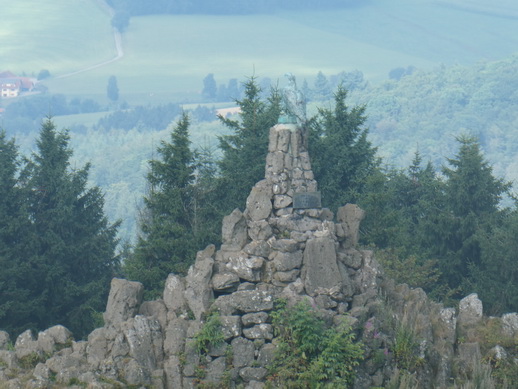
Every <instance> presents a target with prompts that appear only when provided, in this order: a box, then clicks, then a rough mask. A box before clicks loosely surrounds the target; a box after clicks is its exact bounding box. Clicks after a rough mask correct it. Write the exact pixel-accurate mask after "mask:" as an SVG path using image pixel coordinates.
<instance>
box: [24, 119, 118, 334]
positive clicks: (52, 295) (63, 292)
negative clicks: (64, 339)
mask: <svg viewBox="0 0 518 389" xmlns="http://www.w3.org/2000/svg"><path fill="white" fill-rule="evenodd" d="M71 156H72V150H71V149H70V148H69V135H68V132H67V131H63V132H58V131H57V130H56V128H55V126H54V123H53V122H52V121H51V120H50V119H47V120H46V121H45V122H44V123H43V124H42V128H41V132H40V136H39V138H38V140H37V152H36V153H34V154H33V157H32V160H31V161H30V162H29V163H28V166H27V168H26V170H25V172H24V175H25V176H26V177H27V184H26V188H28V190H29V191H30V192H29V195H28V211H29V215H30V221H31V233H30V235H27V238H29V239H28V241H29V242H31V246H27V249H28V253H27V254H26V255H27V258H28V264H29V266H28V267H29V268H30V269H32V274H30V273H28V274H25V276H26V277H28V279H27V280H26V281H27V283H28V284H29V285H30V286H29V289H30V295H29V296H27V297H28V298H29V299H34V300H35V301H40V302H41V304H40V305H39V308H38V309H37V310H35V311H34V312H33V316H34V322H35V323H36V324H37V326H38V328H45V327H48V326H50V325H52V324H58V323H59V324H64V325H65V326H67V327H69V328H70V329H72V330H73V331H74V332H75V334H76V335H77V336H81V335H84V334H86V333H87V332H88V331H90V330H91V329H92V328H93V327H94V325H95V324H96V323H95V322H96V314H95V312H96V311H100V310H102V309H103V308H104V305H105V298H106V296H107V292H108V288H109V285H110V279H111V278H112V277H113V276H114V275H115V274H116V271H117V268H118V259H117V257H116V256H115V247H116V245H117V239H116V233H117V227H118V223H115V224H112V225H110V224H109V223H108V220H107V218H106V217H105V215H104V211H103V206H104V199H103V195H102V193H101V191H100V189H99V188H98V187H88V182H87V181H88V171H89V167H90V166H89V165H88V164H87V165H86V166H84V167H83V168H81V169H72V168H71V166H70V157H71Z"/></svg>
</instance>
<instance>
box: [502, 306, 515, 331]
mask: <svg viewBox="0 0 518 389" xmlns="http://www.w3.org/2000/svg"><path fill="white" fill-rule="evenodd" d="M502 329H503V331H504V334H505V335H507V336H510V337H514V336H516V335H517V334H518V313H516V312H513V313H505V314H503V315H502Z"/></svg>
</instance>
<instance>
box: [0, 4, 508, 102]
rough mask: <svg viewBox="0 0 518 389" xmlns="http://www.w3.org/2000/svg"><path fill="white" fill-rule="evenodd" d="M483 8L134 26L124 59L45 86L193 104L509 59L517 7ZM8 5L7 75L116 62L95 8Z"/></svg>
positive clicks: (156, 18)
mask: <svg viewBox="0 0 518 389" xmlns="http://www.w3.org/2000/svg"><path fill="white" fill-rule="evenodd" d="M5 1H6V0H0V5H1V3H2V2H5ZM22 3H23V5H22ZM31 3H33V5H34V6H30V4H31ZM459 3H462V4H463V7H460V6H458V5H459ZM478 3H479V2H477V1H471V2H470V1H463V2H461V1H456V2H454V3H445V2H444V1H438V0H435V1H434V0H420V1H409V0H393V1H390V2H382V1H380V0H371V1H367V2H365V5H363V6H359V7H356V8H350V9H345V10H340V11H319V12H284V13H277V14H274V15H248V16H247V15H245V16H243V15H240V16H210V15H151V16H141V17H134V18H132V19H131V21H130V25H129V28H128V30H127V32H126V33H124V35H123V45H122V46H123V51H124V56H123V57H122V58H121V59H119V60H117V61H115V62H112V63H110V64H106V65H105V66H102V67H99V68H96V69H92V70H89V71H86V72H82V73H78V74H75V75H72V76H70V77H65V78H53V79H49V80H46V81H45V85H47V86H48V87H49V88H50V91H51V92H52V93H63V94H66V95H68V96H71V97H74V96H80V97H84V98H94V99H96V100H98V101H101V102H102V101H103V100H106V85H107V80H108V78H109V77H110V76H111V75H115V76H116V77H117V80H118V86H119V89H120V96H121V99H122V100H125V101H127V102H128V103H130V104H160V103H166V102H170V101H183V102H196V101H198V100H199V97H200V90H201V88H202V79H203V77H205V76H206V75H207V74H208V73H214V75H215V78H216V81H217V82H218V83H226V82H227V81H228V79H229V78H238V79H240V80H243V79H244V78H245V77H248V76H251V75H256V76H258V77H263V76H266V77H270V78H271V79H272V80H274V82H275V81H276V80H279V81H280V82H281V83H282V82H283V79H282V75H283V74H284V73H285V72H287V71H290V72H292V73H294V74H296V75H297V77H298V78H299V79H303V78H306V79H307V80H308V82H310V83H311V82H312V81H313V77H314V76H315V75H316V73H317V72H318V71H323V72H324V73H325V74H333V73H338V72H340V71H344V70H345V71H351V70H355V69H357V70H360V71H362V72H363V73H364V74H365V76H366V78H367V79H368V80H370V81H373V82H376V81H380V80H383V79H386V78H387V75H388V72H389V71H390V70H391V69H394V68H396V67H407V66H409V65H412V66H415V67H417V68H433V67H436V66H439V65H441V64H445V65H449V64H455V63H460V64H469V63H474V62H476V61H479V60H493V59H499V58H502V57H505V56H507V55H509V54H511V53H512V52H513V51H515V49H516V47H517V43H518V38H515V36H516V35H515V34H512V33H511V32H512V31H513V29H514V28H515V24H516V20H515V19H514V18H513V17H505V18H504V17H502V15H501V14H502V13H504V12H505V13H506V14H507V15H513V14H512V12H511V11H514V10H517V11H518V6H513V5H512V4H510V3H509V2H508V1H507V0H500V1H499V2H496V3H495V4H494V5H492V12H485V11H484V9H482V11H481V9H480V7H479V4H478ZM13 4H15V5H14V6H11V3H10V6H9V7H3V8H4V9H8V10H9V11H8V12H9V18H8V19H9V20H10V23H8V24H7V25H3V26H2V27H0V43H1V45H0V47H1V48H0V56H1V57H2V58H7V60H4V64H3V65H2V66H4V67H6V68H8V69H9V70H11V71H18V72H20V71H25V72H27V73H35V72H38V71H39V70H40V69H43V68H48V69H49V70H50V72H51V73H52V74H53V75H56V76H58V75H63V74H66V73H69V72H75V71H78V70H81V69H83V68H87V67H89V66H92V65H94V64H96V63H101V62H104V61H107V60H109V59H111V58H113V57H114V56H115V54H116V53H115V44H114V39H113V36H112V34H111V27H110V17H109V16H108V14H107V13H106V11H105V10H104V9H102V8H101V7H100V6H99V4H98V3H97V1H94V0H90V1H89V0H77V1H75V2H70V1H68V2H67V1H65V0H58V1H55V2H52V4H45V5H44V6H41V4H39V3H38V6H36V2H35V0H26V1H24V2H15V3H13ZM453 5H456V7H453ZM509 7H511V8H509Z"/></svg>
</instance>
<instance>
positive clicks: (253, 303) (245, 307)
mask: <svg viewBox="0 0 518 389" xmlns="http://www.w3.org/2000/svg"><path fill="white" fill-rule="evenodd" d="M214 307H215V308H218V309H219V310H220V312H221V314H222V315H233V314H235V313H237V312H245V313H250V312H260V311H270V310H272V309H273V296H272V293H271V292H268V291H261V290H243V291H237V292H234V293H232V294H229V295H224V296H219V297H218V298H217V299H216V301H215V302H214Z"/></svg>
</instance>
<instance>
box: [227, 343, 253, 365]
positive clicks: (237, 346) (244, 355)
mask: <svg viewBox="0 0 518 389" xmlns="http://www.w3.org/2000/svg"><path fill="white" fill-rule="evenodd" d="M231 346H232V353H233V363H232V364H233V365H234V367H236V368H240V367H243V366H250V365H251V364H252V363H253V362H254V357H255V347H254V343H253V342H252V341H251V340H248V339H245V338H241V337H239V338H235V339H233V340H232V343H231Z"/></svg>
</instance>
